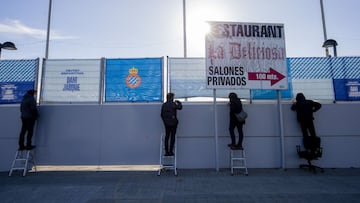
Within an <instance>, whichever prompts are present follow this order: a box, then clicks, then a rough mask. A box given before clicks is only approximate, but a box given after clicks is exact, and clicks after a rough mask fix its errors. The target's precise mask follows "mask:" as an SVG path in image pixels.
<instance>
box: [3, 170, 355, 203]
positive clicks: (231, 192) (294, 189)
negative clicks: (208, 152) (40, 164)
mask: <svg viewBox="0 0 360 203" xmlns="http://www.w3.org/2000/svg"><path fill="white" fill-rule="evenodd" d="M0 202H26V203H27V202H36V203H38V202H46V203H51V202H76V203H81V202H88V203H95V202H125V203H128V202H131V203H133V202H146V203H147V202H171V203H172V202H175V203H177V202H186V203H188V202H199V203H203V202H210V203H211V202H224V203H228V202H261V203H263V202H291V203H293V202H295V203H296V202H306V203H308V202H326V203H329V202H340V203H349V202H354V203H355V202H356V203H358V202H360V169H325V172H324V173H317V174H314V173H311V172H309V171H306V170H303V169H288V170H286V171H284V170H282V169H249V176H244V175H242V174H240V173H237V174H235V175H234V176H231V175H230V170H229V169H222V170H220V171H219V172H216V171H215V170H214V169H206V170H205V169H204V170H181V169H180V170H178V176H174V175H173V173H172V172H170V171H166V172H164V173H162V174H161V176H157V172H154V171H117V172H115V171H112V172H104V171H102V172H94V171H92V172H74V171H72V172H37V173H28V174H27V176H26V177H22V176H21V174H20V172H18V171H15V172H14V173H13V175H12V176H11V177H8V173H7V172H0Z"/></svg>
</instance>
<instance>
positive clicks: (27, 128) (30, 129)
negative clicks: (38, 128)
mask: <svg viewBox="0 0 360 203" xmlns="http://www.w3.org/2000/svg"><path fill="white" fill-rule="evenodd" d="M35 92H36V90H28V91H27V92H26V94H25V95H24V96H23V99H22V101H21V104H20V111H21V121H22V127H21V131H20V137H19V150H25V149H26V150H31V149H33V148H35V146H34V145H32V144H31V142H32V137H33V133H34V125H35V121H36V119H37V117H38V115H39V113H38V110H37V107H36V101H35V98H34V94H35ZM26 133H27V139H26V146H25V145H24V140H25V134H26Z"/></svg>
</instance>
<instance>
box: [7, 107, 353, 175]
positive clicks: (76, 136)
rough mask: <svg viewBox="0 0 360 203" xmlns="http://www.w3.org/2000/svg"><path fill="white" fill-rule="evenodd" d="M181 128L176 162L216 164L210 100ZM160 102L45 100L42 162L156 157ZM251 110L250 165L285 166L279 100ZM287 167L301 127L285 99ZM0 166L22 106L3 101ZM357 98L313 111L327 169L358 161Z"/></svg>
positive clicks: (222, 150) (222, 155)
mask: <svg viewBox="0 0 360 203" xmlns="http://www.w3.org/2000/svg"><path fill="white" fill-rule="evenodd" d="M183 105H184V108H183V110H182V111H179V113H178V117H179V120H180V124H179V127H178V132H177V136H178V139H177V143H178V152H177V155H178V168H216V162H215V138H214V135H215V133H214V109H213V104H212V103H184V104H183ZM160 107H161V104H160V103H156V104H106V105H41V106H40V107H39V109H40V118H39V120H38V125H37V130H36V135H35V144H36V146H37V147H36V162H37V164H38V165H113V164H116V165H117V164H119V165H122V164H126V165H128V164H136V165H137V164H139V165H142V164H151V165H155V164H158V163H159V150H160V136H161V134H162V133H163V124H162V121H161V119H160ZM244 108H245V109H246V111H247V112H248V114H249V117H248V120H247V121H246V125H245V127H244V133H245V139H244V148H245V150H246V153H247V156H248V161H247V163H248V167H249V168H279V167H281V166H282V160H281V144H280V130H279V122H278V114H277V112H278V110H277V104H276V103H271V104H244ZM282 108H283V123H284V135H285V138H284V140H285V167H286V168H295V167H298V165H299V164H300V163H304V160H301V159H299V158H298V156H297V153H296V145H298V144H301V132H300V129H299V127H298V124H297V122H296V116H295V113H294V112H292V111H291V110H290V104H289V103H286V104H283V105H282ZM0 115H1V117H0V127H1V132H2V133H1V134H0V171H7V170H9V168H10V165H11V161H12V160H13V158H14V154H15V151H16V150H17V147H18V144H17V143H18V136H19V131H20V127H21V120H20V118H19V117H20V113H19V105H10V106H9V105H1V106H0ZM217 115H218V118H217V123H218V135H219V138H218V143H219V145H218V146H219V166H220V168H228V167H229V165H230V161H229V150H228V147H227V144H228V143H229V142H230V138H229V133H228V121H229V115H228V107H227V105H226V104H225V103H218V105H217ZM359 115H360V103H343V104H340V103H337V104H323V107H322V109H321V110H320V111H319V112H317V113H316V114H315V118H316V119H315V126H316V130H317V133H318V135H319V136H320V137H321V138H322V146H323V148H324V151H323V157H322V158H321V159H320V160H318V161H317V163H318V164H319V165H321V166H323V167H327V168H347V167H360V158H359V156H358V155H359V154H360V147H359V145H360V125H359V124H360V123H359V119H358V117H359Z"/></svg>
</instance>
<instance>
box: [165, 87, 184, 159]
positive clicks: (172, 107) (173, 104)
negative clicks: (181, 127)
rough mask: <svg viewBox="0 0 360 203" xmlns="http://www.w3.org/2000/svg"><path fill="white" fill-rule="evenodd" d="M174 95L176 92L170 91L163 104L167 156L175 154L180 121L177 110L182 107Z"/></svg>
mask: <svg viewBox="0 0 360 203" xmlns="http://www.w3.org/2000/svg"><path fill="white" fill-rule="evenodd" d="M174 97H175V94H174V93H168V94H167V95H166V102H165V103H163V104H162V106H161V118H162V120H163V122H164V126H165V140H164V142H165V156H174V152H173V150H174V145H175V134H176V129H177V126H178V123H179V121H178V119H177V116H176V112H177V110H181V109H182V104H181V102H180V101H178V100H175V101H174ZM169 140H170V148H169Z"/></svg>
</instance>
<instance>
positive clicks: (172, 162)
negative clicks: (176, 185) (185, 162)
mask: <svg viewBox="0 0 360 203" xmlns="http://www.w3.org/2000/svg"><path fill="white" fill-rule="evenodd" d="M176 149H177V140H176V137H175V145H174V154H175V155H174V156H165V135H164V134H162V135H161V138H160V168H159V171H158V176H160V174H161V171H164V170H173V171H174V175H175V176H177V167H176V162H177V161H176V155H177V150H176Z"/></svg>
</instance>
